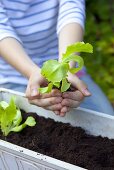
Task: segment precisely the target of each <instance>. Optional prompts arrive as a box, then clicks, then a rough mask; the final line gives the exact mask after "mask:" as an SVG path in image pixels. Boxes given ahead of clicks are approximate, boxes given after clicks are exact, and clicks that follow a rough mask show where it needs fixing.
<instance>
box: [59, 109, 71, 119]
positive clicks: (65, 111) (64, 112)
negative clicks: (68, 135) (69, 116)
mask: <svg viewBox="0 0 114 170" xmlns="http://www.w3.org/2000/svg"><path fill="white" fill-rule="evenodd" d="M70 109H71V108H70V107H66V106H63V107H62V109H61V110H60V113H59V114H60V116H61V117H63V116H65V115H66V113H67V112H69V111H70Z"/></svg>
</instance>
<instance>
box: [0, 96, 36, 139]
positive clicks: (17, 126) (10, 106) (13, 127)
mask: <svg viewBox="0 0 114 170" xmlns="http://www.w3.org/2000/svg"><path fill="white" fill-rule="evenodd" d="M21 122H22V115H21V111H20V109H19V108H17V106H16V104H15V100H14V98H13V97H12V98H11V100H10V102H9V103H7V102H5V101H1V102H0V128H1V131H2V133H3V135H4V136H7V135H8V134H9V133H10V132H20V131H21V130H22V129H24V128H25V127H26V126H27V125H28V126H35V124H36V122H35V119H34V118H33V117H32V116H29V117H28V118H27V119H26V121H25V122H24V123H22V124H21Z"/></svg>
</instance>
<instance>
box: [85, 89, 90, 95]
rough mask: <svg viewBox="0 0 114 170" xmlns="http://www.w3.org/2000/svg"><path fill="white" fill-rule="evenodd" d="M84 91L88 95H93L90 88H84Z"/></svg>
mask: <svg viewBox="0 0 114 170" xmlns="http://www.w3.org/2000/svg"><path fill="white" fill-rule="evenodd" d="M83 92H84V93H85V95H87V96H89V95H91V93H90V92H89V90H88V89H84V90H83Z"/></svg>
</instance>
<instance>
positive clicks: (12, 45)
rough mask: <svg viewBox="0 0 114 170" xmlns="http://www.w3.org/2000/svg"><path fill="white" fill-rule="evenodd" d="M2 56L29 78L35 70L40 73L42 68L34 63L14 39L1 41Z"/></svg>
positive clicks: (0, 54) (0, 53)
mask: <svg viewBox="0 0 114 170" xmlns="http://www.w3.org/2000/svg"><path fill="white" fill-rule="evenodd" d="M0 56H2V57H3V58H4V59H5V60H6V61H7V62H8V63H9V64H10V65H12V66H13V67H14V68H15V69H16V70H18V71H19V72H20V73H21V74H23V75H24V76H26V77H27V78H29V77H30V74H31V72H32V71H33V70H34V71H35V70H37V71H39V72H40V68H38V67H37V65H36V64H35V63H33V62H32V60H31V59H30V58H29V57H28V55H27V54H26V52H25V51H24V49H23V47H22V45H21V44H20V43H19V42H18V41H17V40H16V39H14V38H5V39H3V40H1V41H0Z"/></svg>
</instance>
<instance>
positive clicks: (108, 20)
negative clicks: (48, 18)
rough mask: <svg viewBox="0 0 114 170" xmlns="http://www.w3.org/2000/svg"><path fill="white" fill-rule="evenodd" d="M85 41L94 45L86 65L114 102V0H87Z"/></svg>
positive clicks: (86, 59)
mask: <svg viewBox="0 0 114 170" xmlns="http://www.w3.org/2000/svg"><path fill="white" fill-rule="evenodd" d="M86 6H87V7H86V13H87V16H86V28H85V39H84V41H87V42H90V43H91V44H92V45H93V46H94V53H93V55H92V57H91V56H86V55H84V61H85V65H86V67H87V70H88V72H89V73H90V74H91V76H92V77H93V79H94V80H95V82H97V83H98V84H99V85H100V87H101V88H102V90H103V91H104V92H105V94H106V95H107V96H108V98H109V99H110V101H111V102H112V103H114V81H113V77H114V5H113V0H109V1H107V0H100V1H96V0H93V1H91V0H87V1H86Z"/></svg>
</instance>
